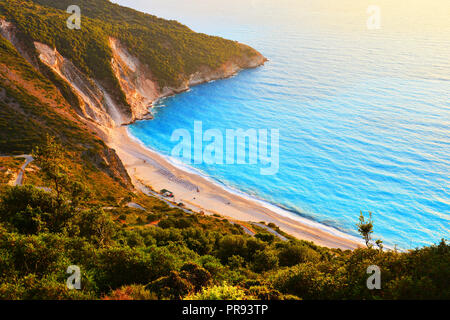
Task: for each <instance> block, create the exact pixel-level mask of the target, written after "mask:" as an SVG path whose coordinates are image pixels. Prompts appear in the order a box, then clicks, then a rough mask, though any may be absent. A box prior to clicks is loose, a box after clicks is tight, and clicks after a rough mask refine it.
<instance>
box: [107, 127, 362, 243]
mask: <svg viewBox="0 0 450 320" xmlns="http://www.w3.org/2000/svg"><path fill="white" fill-rule="evenodd" d="M105 142H106V143H107V144H108V146H109V147H110V148H112V149H114V150H115V151H116V153H117V155H118V156H119V158H120V159H121V161H122V163H123V165H124V166H125V168H126V170H127V171H128V174H129V176H130V178H131V180H132V183H133V185H134V186H135V187H136V188H138V186H139V185H140V184H144V185H147V186H150V187H151V188H153V189H154V190H156V191H159V190H162V189H167V190H170V191H171V192H173V194H174V196H175V198H174V201H175V202H176V203H180V202H181V203H183V204H184V205H185V207H186V208H188V209H191V210H192V211H194V212H200V211H203V212H204V213H205V214H208V215H213V214H219V215H220V216H223V217H225V218H228V219H230V220H239V221H243V222H247V221H250V222H261V221H264V222H266V223H270V222H272V223H274V224H276V225H277V226H278V227H279V228H280V229H281V230H283V231H284V232H286V233H287V234H289V235H291V236H294V237H296V238H298V239H301V240H307V241H312V242H314V243H315V244H317V245H321V246H325V247H329V248H340V249H344V250H345V249H355V248H357V247H362V246H363V244H362V242H361V241H360V240H359V239H357V238H356V237H353V236H351V235H347V234H345V233H344V232H341V231H339V230H337V229H334V228H332V227H329V226H326V225H322V224H320V223H318V222H315V221H312V220H309V219H306V218H304V217H301V216H297V215H295V214H294V213H291V212H289V211H286V210H283V209H282V208H279V207H276V206H275V205H272V204H270V203H267V202H264V201H263V200H259V199H253V198H252V197H251V196H250V195H246V194H244V193H242V192H240V191H234V190H230V188H227V187H226V186H222V185H219V183H216V182H214V181H211V180H212V179H210V178H207V177H204V176H202V175H201V174H196V173H194V172H192V171H194V170H195V169H194V170H188V169H187V170H183V169H182V168H180V167H179V166H176V165H174V164H173V163H171V162H170V161H169V160H167V159H166V158H165V157H164V156H163V155H161V154H159V153H157V152H156V151H153V150H151V149H149V148H147V147H146V146H144V145H143V144H142V143H141V142H140V141H138V139H137V138H135V137H134V136H132V135H131V134H130V133H129V132H128V129H127V127H126V126H121V127H117V128H114V129H111V130H110V132H109V134H107V137H106V139H105Z"/></svg>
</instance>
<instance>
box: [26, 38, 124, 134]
mask: <svg viewBox="0 0 450 320" xmlns="http://www.w3.org/2000/svg"><path fill="white" fill-rule="evenodd" d="M34 45H35V47H36V50H37V52H38V53H39V59H40V60H41V61H42V62H43V63H44V64H45V65H47V66H48V67H50V68H51V69H52V70H53V71H54V72H56V73H57V74H58V75H59V76H60V77H61V78H62V79H64V80H65V81H67V83H69V84H70V86H71V87H72V89H73V91H74V92H75V93H76V94H77V95H78V97H79V99H80V102H82V103H81V104H80V108H81V115H82V116H83V117H84V118H86V119H89V120H92V121H94V122H95V123H97V124H99V125H101V126H104V127H108V128H112V127H115V126H120V125H122V124H124V123H127V122H128V121H129V120H130V119H126V118H125V117H124V116H123V115H122V113H121V112H120V111H119V110H120V109H119V108H118V107H117V106H116V105H115V104H114V102H113V100H112V99H111V97H110V96H109V94H108V93H107V92H106V90H104V89H103V88H102V87H101V86H100V84H99V83H98V82H96V81H95V80H93V79H90V78H89V77H87V76H86V75H84V73H82V72H81V71H80V70H79V69H78V68H77V67H76V66H75V65H74V64H73V63H72V62H71V61H69V60H68V59H66V58H64V57H63V56H62V55H60V54H59V52H58V50H56V49H52V48H50V47H49V46H47V45H45V44H43V43H39V42H34Z"/></svg>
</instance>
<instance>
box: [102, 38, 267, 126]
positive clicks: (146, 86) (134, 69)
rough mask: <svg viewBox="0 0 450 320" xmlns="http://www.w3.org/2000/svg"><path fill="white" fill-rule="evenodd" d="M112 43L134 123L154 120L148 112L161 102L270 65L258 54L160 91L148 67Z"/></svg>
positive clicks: (116, 69) (200, 72) (204, 70)
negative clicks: (172, 96) (251, 69)
mask: <svg viewBox="0 0 450 320" xmlns="http://www.w3.org/2000/svg"><path fill="white" fill-rule="evenodd" d="M109 43H110V47H111V50H112V52H113V59H112V62H111V63H112V67H113V70H114V73H115V76H116V77H117V79H118V80H119V83H120V86H121V88H122V90H123V92H124V93H125V95H126V98H127V102H128V103H129V105H130V106H131V113H132V118H133V119H132V120H133V121H134V120H139V119H146V118H151V113H150V110H149V109H150V108H151V107H152V105H153V103H154V102H155V101H156V100H158V99H159V98H163V97H167V96H170V95H173V94H177V93H180V92H183V91H186V90H188V89H189V88H190V87H191V86H195V85H198V84H201V83H205V82H208V81H212V80H218V79H224V78H228V77H231V76H233V75H235V74H236V73H238V72H239V71H241V70H242V69H248V68H256V67H258V66H261V65H263V64H264V63H265V62H266V61H267V59H266V58H265V57H264V56H262V55H261V54H259V53H255V54H254V55H252V56H246V57H243V58H239V59H235V60H233V61H228V62H227V63H225V64H223V65H222V66H220V67H219V68H217V69H211V68H209V67H207V66H204V67H201V68H200V70H198V71H197V72H196V73H194V74H191V75H189V76H188V80H186V81H184V83H183V84H181V85H180V86H179V87H163V88H160V87H159V85H158V82H157V80H156V79H155V77H154V76H153V74H152V72H151V70H150V69H149V68H148V66H146V65H144V64H143V63H141V62H140V61H139V59H138V58H136V57H134V56H133V55H131V54H130V53H129V52H128V50H127V49H126V48H125V47H124V46H123V45H122V44H121V43H120V41H119V40H118V39H115V38H110V41H109ZM242 46H243V47H246V46H245V45H242Z"/></svg>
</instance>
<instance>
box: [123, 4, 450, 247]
mask: <svg viewBox="0 0 450 320" xmlns="http://www.w3.org/2000/svg"><path fill="white" fill-rule="evenodd" d="M116 2H119V3H120V4H123V5H127V6H132V7H134V8H136V9H139V10H141V11H146V12H150V13H153V14H156V15H158V16H161V17H164V18H171V19H176V20H178V21H180V22H182V23H185V24H187V25H188V26H190V27H191V28H192V29H193V30H195V31H198V32H204V33H208V34H214V35H219V36H223V37H226V38H229V39H233V40H237V41H240V42H244V43H246V44H249V45H251V46H253V47H254V48H256V49H257V50H259V51H260V52H261V53H262V54H263V55H264V56H266V57H267V58H269V59H270V62H269V63H267V64H266V66H264V67H261V68H258V69H254V70H247V71H243V72H241V73H240V74H239V75H238V76H236V77H233V78H230V79H226V80H223V81H216V82H212V83H207V84H204V85H200V86H197V87H194V88H192V90H191V91H190V92H186V93H183V94H180V95H177V96H174V97H170V98H168V99H165V100H163V101H161V102H160V103H159V105H158V107H157V108H156V110H155V119H154V120H153V121H141V122H138V123H136V124H134V125H132V126H131V127H130V132H131V133H132V134H133V135H134V136H135V137H137V138H138V139H140V140H141V141H142V142H143V143H144V144H146V145H147V146H149V147H150V148H152V149H154V150H156V151H159V152H160V153H162V154H164V155H170V153H171V150H172V148H173V147H174V146H175V145H176V144H177V143H176V142H171V140H170V139H171V135H172V132H173V131H174V130H176V129H187V130H189V131H190V132H191V133H192V135H193V128H194V121H202V122H203V130H207V129H220V130H221V131H222V132H223V133H224V132H225V130H226V129H238V128H242V129H244V130H245V129H250V128H255V129H264V128H266V129H279V130H280V151H279V157H280V168H279V172H278V174H276V175H274V176H263V175H260V174H259V168H260V166H251V165H204V164H203V165H193V166H194V167H195V168H196V169H199V170H200V171H202V172H203V173H204V174H206V175H208V176H209V177H211V178H213V179H215V180H217V181H219V182H221V183H223V184H225V185H227V186H230V187H232V188H235V189H238V190H240V191H243V192H245V193H248V194H249V195H252V196H256V197H258V198H260V199H264V200H266V201H268V202H270V203H272V204H276V205H278V206H281V207H283V208H286V209H288V210H291V211H293V212H296V213H297V214H299V215H302V216H304V217H308V218H311V219H313V220H315V221H318V222H321V223H324V224H326V225H329V226H333V227H336V228H338V229H339V230H342V231H344V232H347V233H350V234H354V235H355V234H356V227H355V224H356V223H357V221H358V216H359V212H360V210H362V211H365V212H367V211H371V212H373V218H374V228H375V233H374V237H379V238H381V239H383V240H384V242H385V243H386V244H388V245H391V246H393V245H394V244H397V245H398V246H399V247H401V248H411V247H416V246H423V245H428V244H432V243H437V242H439V241H440V239H441V238H444V237H445V238H449V234H450V227H449V225H450V137H449V133H450V28H449V26H450V24H448V23H445V22H442V21H441V22H442V23H441V24H440V23H439V20H438V19H440V18H442V19H448V14H450V10H448V9H449V8H450V6H448V5H447V6H446V7H445V8H435V9H436V11H435V13H436V14H435V15H434V17H433V19H432V21H433V22H432V23H431V22H430V23H429V24H426V25H425V26H424V24H422V25H419V26H417V23H421V21H419V20H420V19H419V20H415V17H414V16H411V15H408V12H409V11H408V12H406V13H404V14H405V15H406V16H401V15H400V13H398V12H395V13H392V12H394V11H395V10H394V9H392V10H390V9H389V7H387V8H386V10H385V11H383V12H385V13H386V14H385V15H384V16H383V20H382V21H383V24H382V28H381V29H380V30H373V31H369V30H367V28H366V20H367V17H368V16H367V13H366V8H367V4H364V5H361V6H353V7H352V8H351V10H350V9H348V10H347V11H346V10H339V7H329V6H325V5H324V4H325V3H327V4H328V3H330V2H327V1H316V2H313V1H300V0H299V1H296V2H295V1H288V0H280V1H276V3H277V6H275V4H272V3H273V1H272V3H271V1H265V0H260V1H258V0H256V1H248V3H245V4H239V2H238V1H234V0H233V1H230V4H222V2H219V1H216V0H211V1H203V0H199V1H185V0H167V1H164V2H163V1H154V2H153V3H152V4H148V3H147V2H146V1H134V0H133V1H116ZM294 2H295V4H293V3H294ZM343 2H348V1H343ZM357 2H360V3H361V2H364V1H357ZM380 2H383V1H380ZM438 2H439V1H438ZM313 3H314V4H313ZM317 3H321V4H322V5H319V4H317ZM443 3H444V2H443ZM283 4H284V6H283ZM290 5H291V6H290ZM382 8H383V7H382ZM397 9H398V8H397ZM445 10H447V11H445ZM399 11H400V12H401V8H400V9H399ZM430 12H432V10H431V9H430ZM430 14H431V13H430ZM397 15H399V16H397ZM421 17H422V18H421V19H422V20H424V21H425V22H426V21H427V20H426V17H425V18H424V17H423V15H422V16H421ZM430 21H431V20H430ZM422 22H423V21H422Z"/></svg>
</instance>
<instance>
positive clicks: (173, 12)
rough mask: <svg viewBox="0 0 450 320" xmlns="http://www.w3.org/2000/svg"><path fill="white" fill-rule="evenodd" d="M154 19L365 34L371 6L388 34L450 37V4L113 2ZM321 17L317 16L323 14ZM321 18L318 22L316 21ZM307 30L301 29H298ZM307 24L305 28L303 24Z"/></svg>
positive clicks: (418, 0)
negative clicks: (315, 25) (248, 23)
mask: <svg viewBox="0 0 450 320" xmlns="http://www.w3.org/2000/svg"><path fill="white" fill-rule="evenodd" d="M113 2H116V3H118V4H121V5H124V6H128V7H132V8H135V9H138V10H140V11H144V12H148V13H152V14H154V15H157V16H160V17H163V18H168V19H176V20H178V21H180V22H183V23H185V24H188V25H189V24H190V23H191V24H192V23H193V21H194V19H211V20H213V21H217V23H227V22H229V23H233V22H236V23H243V22H244V21H245V20H248V21H253V22H254V20H257V21H259V22H261V23H279V24H280V25H283V24H286V25H289V26H292V25H295V24H293V23H292V22H293V21H294V22H295V21H296V20H297V21H304V20H311V22H315V23H320V24H321V25H322V26H328V27H330V26H331V27H335V28H342V29H349V28H350V29H352V28H353V29H355V30H357V29H359V28H361V29H364V27H365V22H366V20H367V18H368V14H367V12H366V11H367V8H368V6H369V5H377V6H379V7H380V9H381V17H382V27H383V28H385V29H386V31H393V32H407V33H411V32H412V33H418V34H420V33H423V32H433V33H440V34H446V35H450V0H227V1H223V0H113ZM319 12H320V14H317V13H319ZM317 19H319V20H317ZM299 25H302V24H299ZM303 25H304V24H303Z"/></svg>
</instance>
